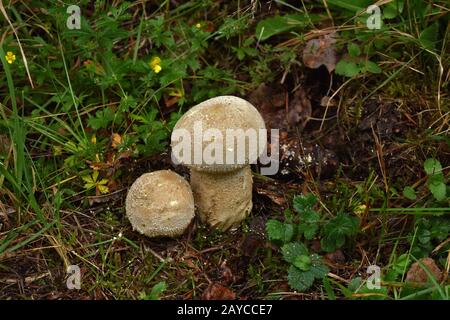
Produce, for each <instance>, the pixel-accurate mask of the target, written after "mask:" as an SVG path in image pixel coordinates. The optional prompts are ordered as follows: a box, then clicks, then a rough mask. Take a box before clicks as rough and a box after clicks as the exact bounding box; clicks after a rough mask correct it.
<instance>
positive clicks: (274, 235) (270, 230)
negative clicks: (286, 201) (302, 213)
mask: <svg viewBox="0 0 450 320" xmlns="http://www.w3.org/2000/svg"><path fill="white" fill-rule="evenodd" d="M266 231H267V236H268V237H269V240H271V241H281V242H282V243H287V242H289V241H291V239H292V237H293V236H294V226H293V225H292V224H286V223H282V222H280V221H278V220H273V219H272V220H269V221H267V223H266Z"/></svg>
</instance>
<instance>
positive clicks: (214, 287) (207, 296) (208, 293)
mask: <svg viewBox="0 0 450 320" xmlns="http://www.w3.org/2000/svg"><path fill="white" fill-rule="evenodd" d="M202 299H203V300H235V299H236V294H235V293H234V292H233V291H232V290H231V289H229V288H227V287H224V286H222V285H221V284H219V283H211V284H210V285H209V286H208V288H206V290H205V292H204V293H203V296H202Z"/></svg>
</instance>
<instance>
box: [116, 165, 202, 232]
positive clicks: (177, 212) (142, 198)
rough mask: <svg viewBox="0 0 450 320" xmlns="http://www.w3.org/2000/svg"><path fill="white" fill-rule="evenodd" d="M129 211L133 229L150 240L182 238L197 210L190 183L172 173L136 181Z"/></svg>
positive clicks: (156, 173)
mask: <svg viewBox="0 0 450 320" xmlns="http://www.w3.org/2000/svg"><path fill="white" fill-rule="evenodd" d="M125 208H126V214H127V217H128V219H129V220H130V222H131V225H132V226H133V229H134V230H137V231H139V232H140V233H142V234H145V235H146V236H148V237H176V236H179V235H182V234H183V233H184V231H185V230H186V228H187V227H188V226H189V224H190V222H191V220H192V218H193V217H194V210H195V208H194V197H193V194H192V190H191V187H190V186H189V183H188V182H187V181H186V180H184V179H183V178H182V177H181V176H179V175H178V174H176V173H175V172H173V171H170V170H160V171H154V172H151V173H145V174H143V175H142V176H140V177H139V178H138V179H136V181H135V182H134V183H133V184H132V185H131V187H130V189H129V190H128V194H127V198H126V201H125Z"/></svg>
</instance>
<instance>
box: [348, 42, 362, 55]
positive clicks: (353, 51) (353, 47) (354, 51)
mask: <svg viewBox="0 0 450 320" xmlns="http://www.w3.org/2000/svg"><path fill="white" fill-rule="evenodd" d="M347 50H348V53H349V54H350V55H351V56H352V57H355V58H356V57H359V55H360V54H361V49H360V48H359V46H358V45H357V44H356V43H349V44H348V45H347Z"/></svg>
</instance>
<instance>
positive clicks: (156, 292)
mask: <svg viewBox="0 0 450 320" xmlns="http://www.w3.org/2000/svg"><path fill="white" fill-rule="evenodd" d="M166 289H167V284H166V282H165V281H161V282H158V283H157V284H155V285H154V286H153V288H152V291H151V292H150V294H148V295H146V294H145V292H142V293H141V295H140V297H139V298H140V299H142V300H159V298H160V295H161V294H162V293H164V291H166Z"/></svg>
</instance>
